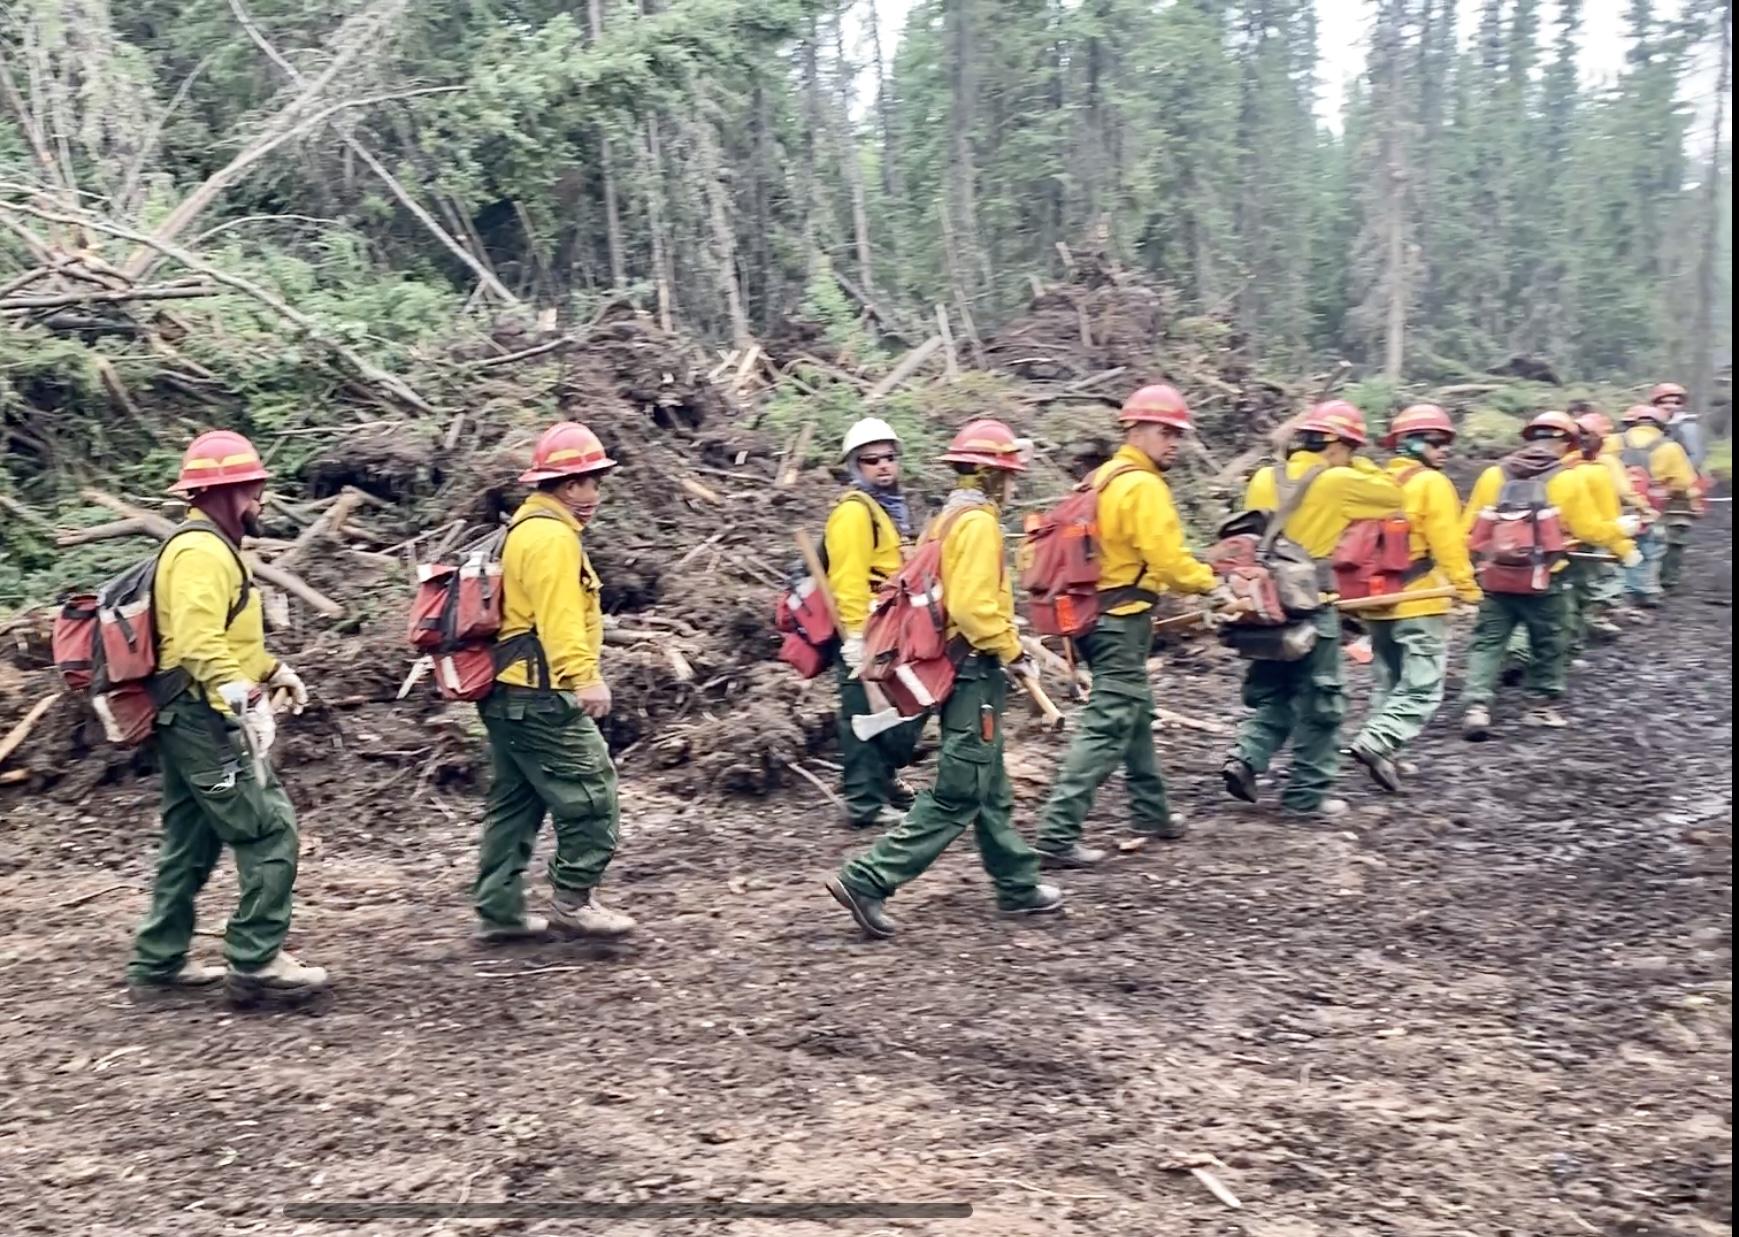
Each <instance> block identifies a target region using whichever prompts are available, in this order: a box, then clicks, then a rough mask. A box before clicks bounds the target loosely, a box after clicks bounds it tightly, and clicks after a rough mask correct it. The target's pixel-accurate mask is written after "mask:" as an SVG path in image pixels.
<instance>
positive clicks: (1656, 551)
mask: <svg viewBox="0 0 1739 1237" xmlns="http://www.w3.org/2000/svg"><path fill="white" fill-rule="evenodd" d="M1671 415H1672V414H1671V413H1670V412H1669V411H1668V410H1666V409H1664V408H1662V407H1660V406H1659V405H1656V404H1637V405H1636V406H1635V407H1633V408H1629V409H1627V410H1626V411H1625V414H1624V424H1625V430H1624V433H1622V434H1620V435H1619V436H1618V437H1617V438H1616V439H1615V440H1614V441H1613V442H1611V443H1610V444H1609V445H1608V447H1607V450H1609V451H1611V452H1613V453H1614V454H1615V455H1617V456H1618V458H1619V461H1620V462H1621V463H1622V464H1623V465H1624V466H1625V467H1626V468H1637V469H1641V470H1643V471H1646V472H1647V473H1648V476H1649V478H1650V481H1651V482H1652V485H1651V489H1652V490H1653V491H1654V494H1655V497H1656V498H1657V499H1658V500H1659V501H1660V502H1661V504H1662V505H1663V511H1662V514H1661V518H1660V519H1659V520H1657V521H1656V522H1655V524H1654V526H1653V527H1651V528H1650V529H1649V531H1648V532H1647V533H1646V534H1645V535H1644V536H1643V537H1641V538H1640V539H1639V540H1638V548H1639V549H1640V550H1641V551H1642V559H1643V561H1642V564H1641V565H1640V566H1638V567H1635V568H1633V569H1631V570H1629V571H1628V572H1627V573H1626V575H1625V581H1624V584H1625V588H1626V590H1627V591H1628V592H1629V593H1630V594H1631V596H1633V597H1635V598H1636V599H1637V601H1638V603H1639V604H1641V605H1643V606H1647V607H1648V608H1650V609H1653V608H1654V607H1656V606H1658V605H1660V604H1661V593H1662V592H1663V591H1664V590H1666V589H1668V588H1674V587H1676V586H1677V585H1678V582H1679V572H1680V570H1681V564H1682V562H1683V560H1684V553H1685V546H1686V545H1687V544H1689V542H1690V539H1691V521H1692V520H1693V519H1695V518H1696V517H1695V506H1696V495H1697V491H1698V489H1699V484H1698V480H1697V469H1696V465H1694V464H1692V463H1691V457H1690V456H1689V455H1688V454H1686V452H1685V449H1684V447H1683V446H1681V445H1680V444H1679V443H1678V442H1676V441H1675V440H1674V439H1673V438H1672V437H1671V436H1670V435H1668V433H1667V431H1666V424H1667V420H1668V418H1669V417H1670V416H1671Z"/></svg>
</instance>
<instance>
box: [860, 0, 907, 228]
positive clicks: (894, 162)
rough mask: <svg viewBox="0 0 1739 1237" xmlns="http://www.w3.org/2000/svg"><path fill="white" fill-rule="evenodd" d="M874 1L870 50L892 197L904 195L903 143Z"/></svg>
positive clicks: (886, 185)
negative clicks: (897, 130) (898, 134)
mask: <svg viewBox="0 0 1739 1237" xmlns="http://www.w3.org/2000/svg"><path fill="white" fill-rule="evenodd" d="M878 7H880V6H878V5H877V4H875V3H874V2H873V0H872V3H870V4H868V5H866V6H865V12H866V13H867V14H868V16H867V17H866V18H865V20H866V21H867V22H868V23H869V37H870V53H871V54H872V55H873V56H875V58H876V123H877V124H878V125H880V126H881V131H882V193H883V194H885V195H886V196H887V197H888V199H889V200H893V199H896V198H900V197H903V196H904V194H905V187H904V185H903V184H902V181H901V176H900V145H899V141H898V140H897V138H896V137H895V135H894V125H895V120H894V100H893V98H892V97H891V96H890V94H889V91H888V77H887V61H886V60H884V59H883V58H882V24H881V19H880V18H879V17H878V16H877V15H876V10H877V8H878Z"/></svg>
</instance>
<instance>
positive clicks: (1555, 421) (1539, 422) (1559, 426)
mask: <svg viewBox="0 0 1739 1237" xmlns="http://www.w3.org/2000/svg"><path fill="white" fill-rule="evenodd" d="M1540 433H1552V434H1562V435H1564V437H1566V438H1579V437H1581V434H1582V431H1581V429H1580V428H1579V427H1578V426H1577V424H1576V422H1575V421H1574V420H1573V419H1571V416H1570V414H1569V413H1567V412H1555V411H1554V412H1542V413H1541V414H1540V415H1539V416H1537V417H1535V418H1534V419H1533V420H1532V421H1529V422H1528V423H1527V424H1526V425H1524V426H1522V437H1523V438H1525V439H1529V440H1530V441H1531V440H1532V439H1533V438H1534V437H1535V436H1536V434H1540Z"/></svg>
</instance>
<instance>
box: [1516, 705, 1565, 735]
mask: <svg viewBox="0 0 1739 1237" xmlns="http://www.w3.org/2000/svg"><path fill="white" fill-rule="evenodd" d="M1569 724H1570V723H1569V722H1568V721H1566V720H1565V718H1564V715H1563V714H1562V713H1560V712H1558V710H1556V709H1554V708H1553V707H1552V706H1551V705H1549V704H1541V705H1535V706H1534V707H1533V708H1531V709H1529V710H1528V711H1527V712H1525V713H1523V714H1522V725H1524V726H1531V727H1533V728H1534V729H1536V730H1563V729H1564V728H1565V727H1567V726H1569Z"/></svg>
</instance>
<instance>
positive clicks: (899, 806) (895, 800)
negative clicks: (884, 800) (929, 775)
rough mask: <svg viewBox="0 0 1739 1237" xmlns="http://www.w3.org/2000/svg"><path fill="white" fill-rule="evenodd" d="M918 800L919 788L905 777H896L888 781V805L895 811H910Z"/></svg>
mask: <svg viewBox="0 0 1739 1237" xmlns="http://www.w3.org/2000/svg"><path fill="white" fill-rule="evenodd" d="M917 801H918V792H917V790H915V789H914V788H913V786H912V784H911V783H910V782H908V781H907V780H906V779H905V778H903V777H896V778H895V779H894V780H893V781H892V782H889V783H888V806H889V807H891V808H893V809H894V810H895V811H899V812H909V811H911V810H912V804H914V803H916V802H917Z"/></svg>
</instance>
